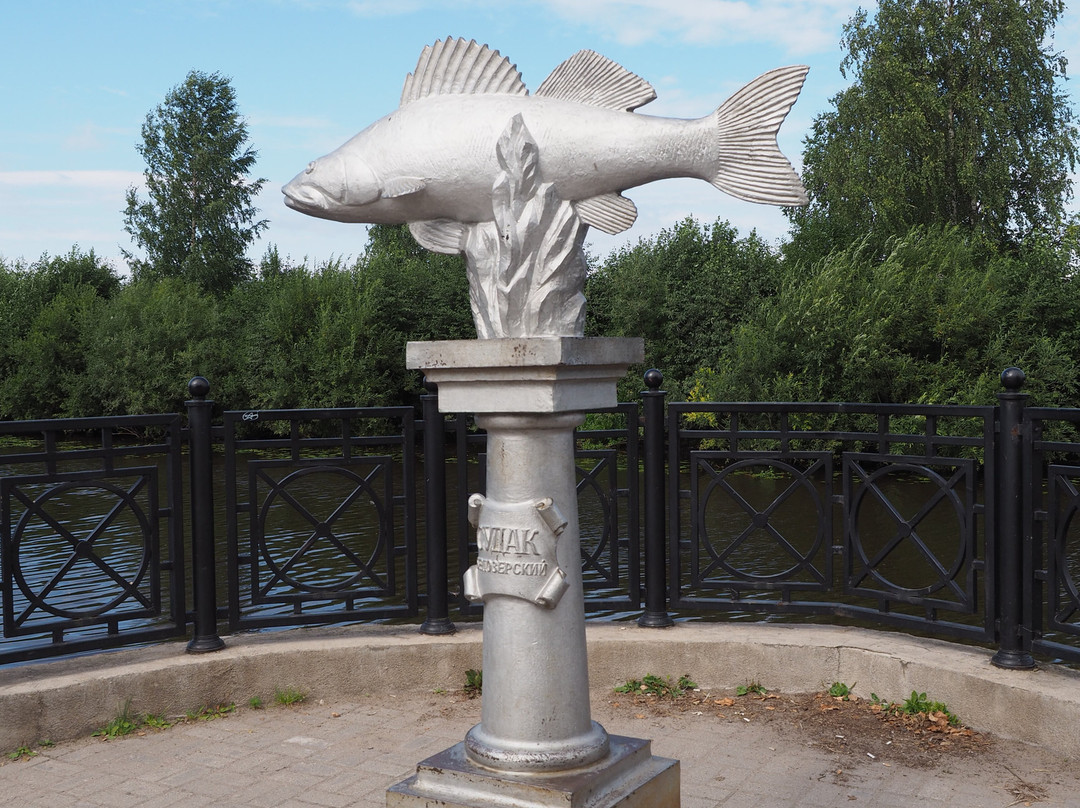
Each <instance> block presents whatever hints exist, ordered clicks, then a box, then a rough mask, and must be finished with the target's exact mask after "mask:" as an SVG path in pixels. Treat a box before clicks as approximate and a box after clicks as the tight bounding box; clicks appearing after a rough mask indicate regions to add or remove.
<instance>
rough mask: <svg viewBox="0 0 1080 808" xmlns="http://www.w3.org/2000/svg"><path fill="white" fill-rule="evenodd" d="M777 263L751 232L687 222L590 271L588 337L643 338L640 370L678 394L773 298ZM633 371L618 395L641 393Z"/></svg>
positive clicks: (637, 370) (637, 372)
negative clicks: (658, 374) (655, 374)
mask: <svg viewBox="0 0 1080 808" xmlns="http://www.w3.org/2000/svg"><path fill="white" fill-rule="evenodd" d="M778 273H779V259H778V256H777V255H776V254H775V252H774V251H773V250H772V249H770V248H769V246H768V245H767V244H765V243H764V242H763V241H762V240H761V239H759V238H758V237H757V235H755V234H754V233H751V234H750V235H749V236H747V237H745V238H739V235H738V232H737V231H736V230H735V228H733V227H732V226H731V225H730V224H729V223H728V222H723V221H717V222H714V223H713V224H711V225H700V224H698V223H697V222H696V221H694V220H693V219H685V220H683V221H682V222H680V223H679V224H677V225H675V226H674V227H672V228H669V229H665V230H662V231H661V232H660V233H658V234H657V235H656V236H655V237H652V238H647V239H642V240H641V241H639V242H638V244H637V245H635V246H633V247H626V248H623V249H621V250H618V251H616V252H614V253H612V254H611V255H609V256H608V257H607V259H605V260H604V261H603V262H601V263H600V265H599V266H598V267H597V268H596V269H595V270H593V271H592V272H590V273H589V276H588V277H587V279H586V283H585V297H586V299H587V300H588V304H587V307H586V310H585V311H586V323H585V330H586V333H587V334H588V335H589V336H620V337H644V338H645V367H657V368H660V369H661V370H662V371H663V372H664V375H665V388H666V389H668V390H670V391H672V392H673V393H676V394H677V393H678V392H679V391H680V390H682V389H683V388H684V385H683V383H684V382H685V381H687V380H688V379H689V378H690V377H691V376H692V375H693V373H694V371H696V370H697V369H698V368H700V367H702V366H708V365H712V364H714V363H715V362H716V361H717V360H718V358H719V356H720V355H721V353H722V352H723V350H724V347H725V346H726V345H727V344H728V343H730V341H731V335H732V330H733V329H734V327H735V326H736V325H737V324H738V323H739V322H741V321H742V320H743V319H744V318H745V317H746V316H747V314H748V313H749V311H750V310H751V309H752V308H753V307H754V306H755V305H756V304H757V302H758V301H759V300H760V299H762V298H765V297H768V296H770V295H772V294H774V293H775V289H776V284H777V282H778V281H777V279H778ZM642 371H643V368H638V367H635V368H632V369H631V371H630V372H629V374H628V376H627V379H626V382H625V383H624V385H622V387H621V389H620V395H621V396H623V397H626V396H635V397H636V395H637V393H638V392H639V391H640V390H641V384H642V380H641V375H642Z"/></svg>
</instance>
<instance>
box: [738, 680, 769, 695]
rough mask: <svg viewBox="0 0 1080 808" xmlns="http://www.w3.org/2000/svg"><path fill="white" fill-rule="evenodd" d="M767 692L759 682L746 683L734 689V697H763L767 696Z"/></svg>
mask: <svg viewBox="0 0 1080 808" xmlns="http://www.w3.org/2000/svg"><path fill="white" fill-rule="evenodd" d="M768 692H769V691H768V690H767V689H766V688H765V687H764V686H762V684H761V683H760V682H748V683H747V684H745V685H739V686H738V687H736V688H735V695H736V696H750V695H753V696H764V695H767V694H768Z"/></svg>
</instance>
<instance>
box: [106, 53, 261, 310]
mask: <svg viewBox="0 0 1080 808" xmlns="http://www.w3.org/2000/svg"><path fill="white" fill-rule="evenodd" d="M136 149H137V150H138V151H139V153H140V154H141V155H142V156H143V159H144V160H145V161H146V171H145V172H144V177H145V178H146V190H147V194H148V198H147V199H146V200H143V199H140V197H139V194H138V191H137V189H136V188H134V187H132V188H129V189H128V192H127V207H126V208H125V210H124V230H125V231H126V232H127V233H128V234H130V235H131V237H132V240H133V241H134V242H135V244H136V245H137V246H138V247H140V248H141V249H142V250H143V251H144V252H145V254H146V257H145V259H140V258H137V257H136V256H135V255H134V254H133V253H131V252H128V251H124V256H125V258H127V259H128V261H129V262H131V264H132V267H133V270H134V276H135V278H136V279H143V278H168V277H179V278H184V279H186V280H189V281H192V282H194V283H196V284H198V285H199V286H200V287H201V288H202V289H203V290H205V291H207V292H211V293H214V294H221V293H223V292H225V291H227V290H229V289H231V288H232V287H234V286H235V285H236V283H237V282H238V281H240V280H242V279H244V278H247V277H249V276H250V274H251V272H252V266H251V262H250V261H249V260H248V259H247V257H246V255H245V252H246V250H247V248H248V246H249V245H250V244H251V243H252V241H254V239H255V238H256V237H257V236H258V234H259V233H260V232H261V231H262V230H263V229H265V227H266V221H265V220H257V219H256V215H257V214H258V210H257V209H256V208H255V205H254V200H255V197H256V196H257V194H258V193H259V190H260V189H261V188H262V186H263V183H264V182H265V180H264V179H257V180H249V179H248V174H249V172H250V171H251V170H252V168H254V165H255V159H256V156H257V152H256V151H255V150H254V149H253V148H251V147H250V146H249V145H248V144H247V126H246V124H245V123H244V121H243V119H242V118H241V117H240V113H239V112H238V110H237V104H236V94H235V93H234V91H233V88H232V85H231V84H230V82H229V80H228V79H227V78H225V77H223V76H221V75H220V74H218V73H210V74H207V73H201V72H199V71H192V72H191V73H189V74H188V76H187V78H186V79H185V80H184V83H183V84H180V85H178V86H177V87H174V88H173V89H172V90H170V91H169V93H168V95H166V96H165V102H164V103H163V104H161V105H159V106H158V107H157V108H156V109H154V110H153V111H152V112H150V113H149V114H148V115H147V116H146V121H145V122H144V123H143V126H142V143H141V144H139V145H137V146H136Z"/></svg>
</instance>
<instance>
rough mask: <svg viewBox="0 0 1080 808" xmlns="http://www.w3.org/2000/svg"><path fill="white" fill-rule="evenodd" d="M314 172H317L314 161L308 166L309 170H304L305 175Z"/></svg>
mask: <svg viewBox="0 0 1080 808" xmlns="http://www.w3.org/2000/svg"><path fill="white" fill-rule="evenodd" d="M314 170H315V161H314V160H312V161H311V162H310V163H308V164H307V168H306V169H304V173H305V174H310V173H311V172H312V171H314Z"/></svg>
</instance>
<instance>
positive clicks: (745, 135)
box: [710, 65, 810, 205]
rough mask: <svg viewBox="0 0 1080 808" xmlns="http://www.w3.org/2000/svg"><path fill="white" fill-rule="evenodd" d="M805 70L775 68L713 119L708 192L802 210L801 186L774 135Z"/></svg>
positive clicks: (730, 100) (799, 66)
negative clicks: (713, 158)
mask: <svg viewBox="0 0 1080 808" xmlns="http://www.w3.org/2000/svg"><path fill="white" fill-rule="evenodd" d="M809 69H810V68H808V67H806V66H805V65H793V66H791V67H779V68H777V69H775V70H770V71H769V72H768V73H764V74H762V75H761V76H758V77H757V78H756V79H754V80H753V81H752V82H750V83H749V84H747V85H746V86H745V87H743V88H742V89H741V90H739V91H738V92H737V93H735V95H733V96H731V98H729V99H728V100H727V101H725V102H724V103H723V104H722V105H721V106H720V108H719V109H717V110H716V112H715V113H713V116H714V119H715V122H716V128H717V135H718V146H719V152H718V162H719V170H718V172H717V174H716V176H714V177H712V178H711V180H710V181H711V182H712V184H713V185H714V186H716V187H717V188H719V189H720V190H721V191H724V192H725V193H728V194H731V195H732V196H735V197H738V198H739V199H744V200H746V201H748V202H761V203H763V204H766V205H805V204H806V203H807V201H808V198H807V196H806V189H805V188H803V184H802V180H800V179H799V175H798V174H796V173H795V169H793V168H792V167H791V163H790V162H788V159H787V158H786V157H784V155H783V153H782V152H781V151H780V147H779V146H777V145H776V133H777V132H778V131H779V129H780V124H782V123H783V122H784V118H785V117H787V114H788V110H790V109H791V106H792V104H794V103H795V99H796V98H798V97H799V91H800V90H801V89H802V85H803V81H804V80H805V79H806V74H807V71H809Z"/></svg>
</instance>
